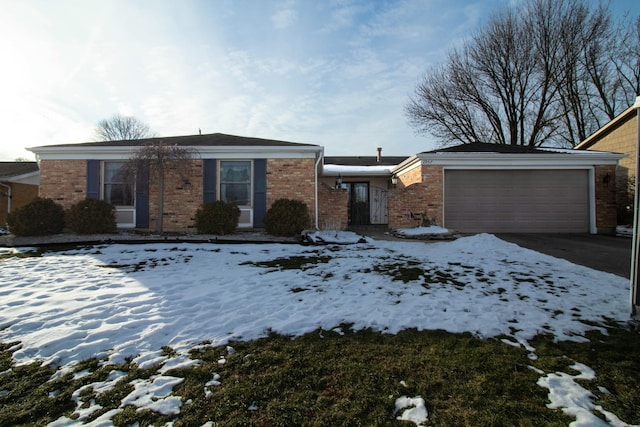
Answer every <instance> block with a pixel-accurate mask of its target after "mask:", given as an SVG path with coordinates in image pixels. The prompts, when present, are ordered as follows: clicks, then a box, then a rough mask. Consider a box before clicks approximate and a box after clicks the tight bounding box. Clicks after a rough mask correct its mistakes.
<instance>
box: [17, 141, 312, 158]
mask: <svg viewBox="0 0 640 427" xmlns="http://www.w3.org/2000/svg"><path fill="white" fill-rule="evenodd" d="M139 148H140V147H135V146H124V147H114V146H104V147H100V146H90V147H87V146H79V147H73V146H64V147H59V146H58V147H56V146H55V145H50V146H45V147H33V148H27V150H29V151H31V152H33V153H35V154H36V156H37V158H38V160H39V161H40V160H88V159H91V160H125V159H129V158H131V156H132V155H133V154H134V153H135V152H136V150H137V149H139ZM183 148H187V149H192V150H194V151H195V152H196V153H197V154H196V155H195V156H194V157H195V158H202V159H257V158H269V159H307V158H309V159H314V158H316V157H317V156H318V155H319V154H320V153H322V147H319V146H309V147H304V146H301V147H272V146H262V147H260V146H258V147H248V146H246V147H244V146H242V147H237V146H236V147H233V146H218V147H195V146H194V147H183Z"/></svg>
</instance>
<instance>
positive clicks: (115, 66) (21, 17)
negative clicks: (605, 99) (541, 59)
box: [0, 0, 640, 160]
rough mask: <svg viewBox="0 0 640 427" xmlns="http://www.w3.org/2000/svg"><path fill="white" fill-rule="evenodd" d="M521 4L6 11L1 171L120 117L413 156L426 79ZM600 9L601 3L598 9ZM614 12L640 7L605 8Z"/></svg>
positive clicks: (4, 2)
mask: <svg viewBox="0 0 640 427" xmlns="http://www.w3.org/2000/svg"><path fill="white" fill-rule="evenodd" d="M517 1H518V0H466V1H464V0H406V1H402V0H397V1H377V0H344V1H333V0H298V1H295V0H291V1H289V0H282V1H277V0H276V1H265V0H207V1H205V0H180V1H172V0H136V1H129V0H91V1H87V0H56V1H50V0H0V54H1V55H2V66H0V124H1V129H0V160H13V159H15V158H18V157H24V158H28V159H33V155H32V154H31V153H29V152H27V151H25V150H24V147H32V146H39V145H50V144H66V143H74V142H85V141H90V140H92V139H93V133H94V129H95V125H96V123H97V122H98V121H99V120H101V119H104V118H108V117H111V116H112V115H114V114H116V113H120V114H123V115H132V116H135V117H136V118H139V119H140V120H142V121H144V122H146V123H147V124H149V125H150V126H151V128H152V129H153V130H154V131H155V132H156V133H157V134H158V135H159V136H173V135H189V134H197V133H198V129H201V130H202V132H203V133H214V132H223V133H230V134H235V135H244V136H255V137H261V138H273V139H281V140H286V141H293V142H302V143H311V144H320V145H323V146H324V147H325V154H326V155H375V149H376V147H378V146H380V147H383V155H385V154H386V155H410V154H414V153H417V152H420V151H425V150H429V149H433V148H435V147H436V143H435V141H434V140H433V139H430V138H428V137H425V136H418V135H416V134H415V133H414V131H413V130H412V129H411V128H410V127H409V126H408V124H407V120H406V118H405V116H404V113H403V106H404V105H405V103H406V102H407V99H408V96H409V95H410V94H411V93H412V91H413V89H414V87H415V85H416V83H417V82H418V81H419V79H420V77H421V76H423V75H424V72H425V71H427V70H428V69H429V68H430V67H431V66H433V65H436V64H438V63H440V62H442V60H443V57H444V54H445V53H446V52H447V51H448V50H449V49H450V48H451V47H453V46H455V45H457V44H459V43H460V42H461V40H463V39H464V38H465V37H468V36H469V35H470V34H471V33H472V32H473V31H475V30H477V29H478V27H479V26H480V25H481V24H482V23H483V22H484V21H485V20H486V18H487V17H488V15H489V14H490V13H491V12H493V11H495V10H497V9H498V8H501V7H505V6H507V5H509V4H512V3H514V2H516V3H517ZM594 3H595V1H594ZM611 7H612V9H613V11H614V13H615V14H616V15H620V14H621V13H622V12H623V11H625V10H628V11H631V12H632V13H633V14H634V15H638V14H640V1H638V0H611Z"/></svg>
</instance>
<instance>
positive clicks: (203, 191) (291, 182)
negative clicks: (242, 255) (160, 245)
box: [29, 133, 323, 230]
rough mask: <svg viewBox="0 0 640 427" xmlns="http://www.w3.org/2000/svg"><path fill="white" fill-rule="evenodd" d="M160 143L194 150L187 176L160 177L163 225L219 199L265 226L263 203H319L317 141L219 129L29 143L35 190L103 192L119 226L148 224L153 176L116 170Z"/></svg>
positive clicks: (60, 197) (244, 221)
mask: <svg viewBox="0 0 640 427" xmlns="http://www.w3.org/2000/svg"><path fill="white" fill-rule="evenodd" d="M159 143H162V144H166V145H177V146H181V147H188V148H191V149H193V150H194V151H195V152H197V155H196V156H195V158H194V159H193V160H192V165H191V167H189V168H187V169H188V171H189V174H188V176H182V175H180V174H178V173H177V172H175V173H171V171H169V172H170V173H169V175H168V176H167V177H166V178H165V180H166V184H165V193H164V209H165V211H164V229H165V230H185V229H188V228H192V227H193V226H194V217H195V213H196V211H197V209H198V208H199V207H200V206H201V205H202V203H206V202H213V201H216V200H224V201H233V202H235V203H237V204H238V206H239V207H240V211H241V214H240V219H239V224H238V226H239V227H240V228H260V227H262V226H263V224H262V220H263V218H264V215H265V213H266V211H267V209H268V207H269V206H271V204H272V203H273V202H274V201H275V200H277V199H280V198H285V197H286V198H294V199H298V200H301V201H303V202H305V203H306V204H307V206H309V208H310V209H311V211H312V212H315V211H316V209H317V205H316V203H315V200H316V199H317V197H316V193H315V190H316V186H315V183H316V181H317V175H318V174H319V172H320V168H321V166H320V162H321V161H322V154H323V149H322V147H320V146H317V145H309V144H298V143H293V142H284V141H275V140H268V139H260V138H246V137H239V136H233V135H225V134H219V133H216V134H209V135H191V136H177V137H167V138H150V139H141V140H131V141H110V142H89V143H80V144H64V145H51V146H42V147H35V148H30V149H29V150H30V151H32V152H33V153H35V154H36V156H37V158H38V161H39V164H40V196H42V197H47V198H51V199H53V200H54V201H56V202H57V203H59V204H61V205H62V206H63V207H65V208H69V207H70V206H71V205H73V204H75V203H77V202H79V201H81V200H84V199H86V198H99V199H103V200H106V201H108V202H110V203H111V204H113V205H115V206H116V217H117V218H116V219H117V224H118V226H119V227H121V228H142V229H147V228H151V229H153V228H155V221H156V219H157V218H156V215H155V212H157V194H158V186H157V182H156V181H155V180H154V179H153V177H150V176H149V175H148V174H139V176H137V178H136V182H135V183H130V182H126V181H125V180H124V179H123V177H122V176H121V174H119V173H118V172H119V169H120V167H121V166H122V165H123V163H124V162H126V161H127V160H128V159H129V158H131V155H132V153H133V152H135V150H136V149H139V148H140V147H142V146H144V145H145V144H159ZM313 218H314V220H315V215H313Z"/></svg>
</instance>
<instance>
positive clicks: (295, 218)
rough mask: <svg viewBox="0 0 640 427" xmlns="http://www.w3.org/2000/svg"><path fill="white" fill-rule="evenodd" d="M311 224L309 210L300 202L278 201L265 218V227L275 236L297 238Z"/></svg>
mask: <svg viewBox="0 0 640 427" xmlns="http://www.w3.org/2000/svg"><path fill="white" fill-rule="evenodd" d="M310 224H311V218H310V217H309V208H308V207H307V204H306V203H304V202H301V201H300V200H291V199H278V200H276V201H275V202H274V203H273V205H271V208H270V209H269V210H268V211H267V213H266V215H265V216H264V227H265V229H266V231H267V233H269V234H273V235H274V236H296V235H298V234H300V233H302V231H303V230H305V229H307V228H309V226H310Z"/></svg>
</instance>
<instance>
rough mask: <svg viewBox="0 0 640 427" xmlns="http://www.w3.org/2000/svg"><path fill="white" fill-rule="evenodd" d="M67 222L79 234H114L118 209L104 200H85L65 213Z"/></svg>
mask: <svg viewBox="0 0 640 427" xmlns="http://www.w3.org/2000/svg"><path fill="white" fill-rule="evenodd" d="M65 222H66V224H67V226H68V227H69V228H70V229H71V230H72V231H73V232H74V233H78V234H99V233H113V232H115V231H116V227H117V226H116V208H115V207H113V205H111V204H110V203H107V202H105V201H104V200H96V199H87V200H83V201H81V202H78V203H76V204H75V205H73V206H71V207H70V208H69V209H68V210H67V211H66V212H65Z"/></svg>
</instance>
